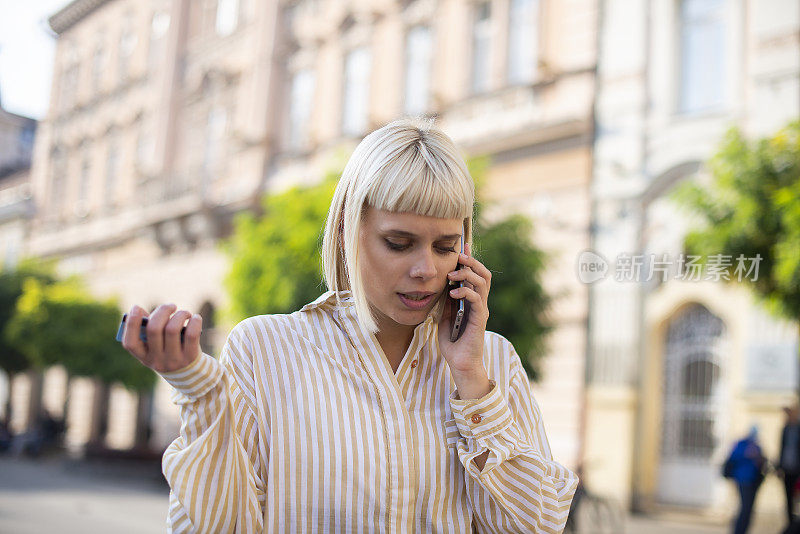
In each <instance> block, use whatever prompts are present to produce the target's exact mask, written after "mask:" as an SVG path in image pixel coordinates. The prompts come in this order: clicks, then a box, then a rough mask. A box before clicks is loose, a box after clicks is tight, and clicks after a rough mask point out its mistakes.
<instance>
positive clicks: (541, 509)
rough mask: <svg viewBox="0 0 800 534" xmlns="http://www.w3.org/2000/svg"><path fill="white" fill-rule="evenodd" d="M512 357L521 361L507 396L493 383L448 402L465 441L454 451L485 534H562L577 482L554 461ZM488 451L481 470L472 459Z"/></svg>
mask: <svg viewBox="0 0 800 534" xmlns="http://www.w3.org/2000/svg"><path fill="white" fill-rule="evenodd" d="M512 350H513V349H512ZM513 355H514V356H515V357H516V360H517V362H516V365H515V366H513V367H512V375H511V378H510V381H509V386H508V391H507V392H504V391H503V390H502V388H500V387H499V386H498V385H497V384H496V383H495V382H492V390H491V391H490V392H489V393H488V394H486V395H485V396H484V397H481V398H479V399H471V400H461V399H459V398H458V392H457V391H456V392H454V393H453V395H452V396H451V397H450V406H451V408H452V412H453V415H454V419H455V424H456V425H457V427H458V433H459V434H460V436H461V439H459V440H458V441H456V443H455V446H456V448H457V451H458V456H459V458H460V460H461V462H462V464H463V465H464V468H465V471H466V479H467V480H466V482H467V490H468V494H469V498H470V500H471V503H472V507H473V512H474V514H475V517H474V520H475V522H476V524H477V526H478V527H479V529H480V530H481V531H482V532H528V533H530V532H535V533H548V534H551V533H552V534H558V533H560V532H562V531H563V530H564V526H565V524H566V521H567V515H568V514H569V508H570V504H571V502H572V496H573V495H574V493H575V489H576V487H577V485H578V477H577V476H576V475H575V474H574V473H572V472H571V471H570V470H569V469H567V468H566V467H564V466H562V465H560V464H558V463H557V462H555V461H553V458H552V455H551V453H550V446H549V444H548V442H547V436H546V435H545V430H544V422H543V421H542V415H541V412H540V411H539V407H538V405H537V404H536V401H535V400H534V398H533V394H532V392H531V386H530V382H529V381H528V378H527V375H526V374H525V371H524V370H523V369H522V365H521V364H520V363H519V357H518V356H516V353H514V354H513ZM486 451H489V455H488V458H487V459H486V463H485V464H484V466H483V469H482V470H480V469H479V468H478V466H477V464H476V463H475V462H474V459H475V458H476V457H478V456H480V455H482V454H484V453H485V452H486Z"/></svg>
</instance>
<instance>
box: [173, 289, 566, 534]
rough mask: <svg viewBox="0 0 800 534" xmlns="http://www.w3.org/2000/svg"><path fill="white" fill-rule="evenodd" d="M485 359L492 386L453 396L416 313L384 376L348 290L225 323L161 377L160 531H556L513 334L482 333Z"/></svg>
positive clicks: (552, 484)
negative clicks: (171, 408) (218, 349)
mask: <svg viewBox="0 0 800 534" xmlns="http://www.w3.org/2000/svg"><path fill="white" fill-rule="evenodd" d="M484 363H485V365H486V369H487V371H488V373H489V378H490V379H491V381H492V386H493V387H492V390H491V392H490V393H488V394H487V395H486V396H484V397H482V398H480V399H472V400H461V399H459V397H458V393H457V391H456V388H455V384H454V382H453V380H452V378H451V376H450V372H449V369H448V366H447V363H446V362H445V360H444V358H442V357H441V356H440V355H439V352H438V341H437V325H436V323H435V321H434V320H433V317H432V316H431V315H429V316H428V318H427V319H426V320H425V321H424V322H423V323H421V324H419V325H418V326H417V327H416V328H415V329H414V336H413V339H412V341H411V345H410V346H409V348H408V352H406V354H405V356H404V358H403V360H402V362H401V363H400V367H399V368H398V369H397V373H396V374H395V373H394V372H393V370H392V368H391V365H390V364H389V362H388V360H387V359H386V357H385V356H384V353H383V351H382V349H381V347H380V345H379V344H378V342H377V339H376V338H375V336H374V335H372V334H370V333H369V332H368V331H367V330H366V329H365V328H363V326H362V325H361V323H360V322H359V321H358V320H357V318H356V314H355V307H354V304H353V298H352V295H351V294H350V292H347V291H344V292H338V293H337V292H333V291H328V292H327V293H324V294H323V295H321V296H320V297H319V298H318V299H317V300H316V301H314V302H312V303H310V304H307V305H306V306H304V307H303V308H302V309H301V310H300V311H297V312H295V313H292V314H287V315H262V316H258V317H252V318H250V319H247V320H245V321H243V322H241V323H239V324H238V325H237V326H236V327H235V328H234V329H233V331H232V332H231V334H230V336H229V337H228V340H227V342H226V344H225V347H224V349H223V351H222V355H221V357H220V359H219V361H218V360H215V359H214V358H212V357H211V356H208V355H206V354H203V355H201V357H199V358H198V359H196V360H195V361H194V362H193V363H192V364H190V365H189V366H187V367H185V368H183V369H181V370H178V371H175V372H169V373H163V376H164V378H165V379H166V380H167V381H168V382H169V383H170V384H171V385H172V386H173V387H174V391H173V394H172V400H173V401H174V402H175V403H176V404H177V405H178V406H180V410H181V421H182V424H181V430H180V436H179V437H178V438H177V439H176V440H175V441H174V442H173V443H172V444H171V445H170V446H169V448H168V449H167V451H166V452H165V453H164V458H163V470H164V475H165V477H166V478H167V481H168V482H169V485H170V488H171V492H170V507H169V512H168V518H167V525H168V529H169V531H171V532H215V533H216V532H248V533H255V532H392V533H407V532H473V528H474V529H475V530H474V531H477V532H537V533H538V532H546V533H558V532H561V531H562V530H563V528H564V523H565V522H566V517H567V513H568V511H569V506H570V502H571V500H572V495H573V493H574V492H575V488H576V486H577V478H576V476H575V475H574V474H573V473H572V472H571V471H569V470H568V469H566V468H565V467H563V466H562V465H560V464H558V463H556V462H554V461H553V459H552V455H551V453H550V447H549V445H548V442H547V437H546V436H545V429H544V423H543V422H542V417H541V413H540V411H539V407H538V406H537V404H536V401H535V400H534V399H533V396H532V394H531V389H530V383H529V381H528V379H527V377H526V375H525V372H524V370H523V368H522V365H521V363H520V359H519V356H518V355H517V353H516V352H515V351H514V348H513V346H512V345H511V343H509V342H508V341H507V340H506V339H505V338H503V337H502V336H500V335H498V334H495V333H493V332H486V337H485V342H484ZM487 450H488V451H489V455H488V458H487V460H486V464H485V465H484V467H483V470H479V469H478V467H477V465H476V464H475V462H474V461H473V459H474V458H475V457H477V456H480V455H481V454H483V453H484V452H485V451H487Z"/></svg>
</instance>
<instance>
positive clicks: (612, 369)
mask: <svg viewBox="0 0 800 534" xmlns="http://www.w3.org/2000/svg"><path fill="white" fill-rule="evenodd" d="M602 21H603V22H602V25H601V27H600V32H599V33H600V41H599V42H600V51H599V56H598V74H597V115H596V116H597V132H598V135H597V141H596V143H595V152H594V179H593V185H592V200H593V205H594V206H595V210H594V214H593V219H594V221H595V224H594V225H593V228H594V232H593V235H592V249H593V250H594V251H596V252H598V253H599V254H600V255H602V256H603V258H604V260H605V262H607V266H608V269H609V270H608V272H607V273H606V277H605V279H602V280H598V281H596V282H594V283H592V284H591V286H590V288H591V289H590V302H591V319H590V332H589V340H590V351H589V355H590V358H589V361H588V363H587V366H588V373H587V376H588V380H589V384H588V387H587V398H588V403H587V407H588V408H587V415H586V418H587V432H586V452H585V456H584V461H585V466H586V470H585V473H586V477H585V481H586V482H587V484H588V485H589V487H592V488H596V489H597V491H599V492H602V493H606V494H608V495H611V496H613V497H616V498H617V499H618V500H619V501H621V502H622V503H624V504H625V505H626V506H627V505H630V506H632V507H633V508H634V509H638V510H642V511H662V510H676V509H677V510H680V511H683V512H689V513H692V514H699V515H703V516H708V517H709V518H711V519H712V520H715V521H718V522H720V523H723V522H725V521H727V520H728V518H730V516H731V515H732V514H733V512H734V506H735V504H736V503H737V502H738V497H737V496H736V494H735V490H734V488H733V486H732V484H730V483H729V482H727V481H725V480H724V479H723V478H722V477H721V466H722V464H723V462H724V460H725V458H726V456H727V454H728V453H729V452H730V449H731V447H732V445H733V443H734V441H735V440H738V439H740V438H742V437H743V436H744V435H745V434H746V433H747V432H748V430H749V428H750V426H751V425H753V424H757V425H758V426H759V427H760V434H761V441H762V444H763V447H764V451H765V453H766V454H767V456H768V457H769V458H770V459H771V460H772V461H777V459H778V450H779V438H780V431H781V425H782V422H783V415H782V412H781V408H782V407H783V406H784V405H787V404H789V403H790V402H793V401H794V400H795V399H796V395H795V391H796V389H797V384H798V369H797V343H798V338H797V327H796V325H792V324H787V323H785V322H782V321H778V320H776V319H774V318H772V317H770V316H768V315H767V314H766V313H765V312H764V311H763V309H762V308H761V307H760V306H759V305H757V303H756V302H755V301H754V299H753V297H752V295H751V294H750V293H749V292H748V291H746V290H745V289H744V288H743V287H741V286H736V285H735V284H734V285H731V284H726V283H724V281H723V280H721V279H720V278H719V277H715V276H714V275H713V273H709V272H708V271H704V272H703V273H701V274H699V275H697V276H695V273H694V272H693V269H690V268H689V266H688V261H689V259H690V258H688V257H687V256H686V255H684V248H683V237H684V235H685V234H686V231H687V229H688V228H689V224H690V223H689V221H688V220H687V217H686V214H685V212H682V211H679V210H678V208H677V206H676V205H675V204H674V203H673V202H672V201H671V200H670V198H669V194H670V192H671V190H672V189H673V187H674V186H675V185H676V184H677V183H679V182H681V181H683V180H706V179H707V178H708V177H707V174H706V172H705V170H704V168H703V164H704V162H705V161H707V159H708V158H709V157H710V156H711V155H712V154H713V153H714V151H715V150H716V147H717V146H718V144H719V142H720V141H721V139H722V136H723V134H724V133H725V131H726V130H727V129H728V128H729V127H731V126H734V125H735V126H738V127H740V128H741V129H742V130H743V131H744V133H745V134H746V135H747V136H750V137H760V136H764V135H770V134H773V133H775V132H776V131H777V130H778V129H779V128H780V127H782V126H784V125H785V124H786V123H787V122H788V121H789V120H792V119H797V117H798V116H800V98H798V95H800V7H799V6H798V4H797V2H793V1H783V0H775V1H770V2H756V1H754V0H748V1H729V0H683V1H680V2H675V1H673V0H648V1H642V2H634V1H624V2H606V3H605V5H604V12H603V17H602ZM708 259H709V260H711V258H708ZM681 262H683V263H681ZM712 263H714V261H712ZM724 263H730V264H731V265H734V266H736V265H737V259H736V258H728V259H727V260H726V259H724V258H719V262H718V264H720V265H724ZM753 263H754V262H753V261H750V259H746V261H745V264H744V268H745V271H744V272H743V273H742V274H744V277H748V278H752V277H753V276H754V275H755V273H754V272H752V271H751V270H750V269H751V268H752V267H753ZM637 264H638V266H639V267H638V268H640V272H641V275H640V276H638V277H637V276H635V275H634V274H633V271H635V269H636V268H637V267H636V265H637ZM653 267H656V270H653ZM587 272H588V271H587ZM649 272H652V273H653V274H654V276H652V277H651V279H650V280H648V278H650V275H649V274H648V273H649ZM637 279H638V283H637V281H636V280H637ZM782 491H783V490H782V485H781V482H780V481H779V480H777V479H776V478H775V477H770V478H769V479H768V480H767V482H766V483H765V485H764V486H763V487H762V489H761V490H760V492H759V497H758V500H757V502H756V515H760V516H761V517H767V516H770V515H772V516H774V517H776V518H779V522H778V523H776V525H775V531H778V530H779V527H780V522H781V521H782V518H783V516H782V515H779V512H781V510H782V508H783V506H784V498H783V494H782Z"/></svg>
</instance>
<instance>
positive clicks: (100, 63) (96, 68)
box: [92, 35, 106, 93]
mask: <svg viewBox="0 0 800 534" xmlns="http://www.w3.org/2000/svg"><path fill="white" fill-rule="evenodd" d="M104 41H105V38H104V37H103V36H102V35H101V36H99V37H98V38H97V43H96V44H95V47H94V54H93V55H92V90H93V91H94V92H95V93H98V92H100V84H101V83H102V81H103V74H105V69H106V45H105V42H104Z"/></svg>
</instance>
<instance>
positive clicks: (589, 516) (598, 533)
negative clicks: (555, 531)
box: [564, 482, 625, 534]
mask: <svg viewBox="0 0 800 534" xmlns="http://www.w3.org/2000/svg"><path fill="white" fill-rule="evenodd" d="M567 533H569V534H588V533H591V534H624V533H625V519H624V512H623V510H622V508H621V507H620V506H619V505H618V504H617V503H616V502H614V501H613V500H611V499H609V498H607V497H602V496H600V495H597V494H595V493H592V492H590V491H588V490H587V489H586V487H585V486H584V485H583V483H580V482H579V483H578V488H577V489H576V490H575V496H574V497H573V498H572V506H571V507H570V510H569V515H568V516H567V525H566V527H565V528H564V534H567Z"/></svg>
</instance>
